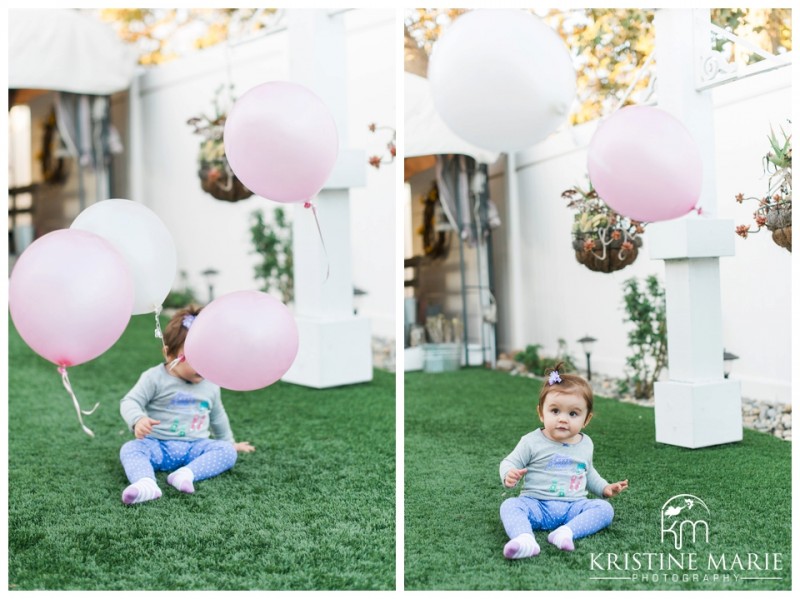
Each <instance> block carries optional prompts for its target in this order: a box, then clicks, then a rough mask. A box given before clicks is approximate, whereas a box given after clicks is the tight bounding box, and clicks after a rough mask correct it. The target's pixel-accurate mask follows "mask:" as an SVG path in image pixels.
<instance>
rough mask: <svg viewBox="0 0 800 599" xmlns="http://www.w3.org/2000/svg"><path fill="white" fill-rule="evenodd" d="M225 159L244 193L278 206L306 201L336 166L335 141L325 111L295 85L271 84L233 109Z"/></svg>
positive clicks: (254, 91)
mask: <svg viewBox="0 0 800 599" xmlns="http://www.w3.org/2000/svg"><path fill="white" fill-rule="evenodd" d="M223 139H224V143H225V155H226V156H227V158H228V163H229V164H230V165H231V169H232V170H233V172H234V174H235V175H236V176H237V177H238V178H239V180H240V181H241V182H242V183H244V184H245V185H246V186H247V188H248V189H250V190H251V191H253V192H254V193H257V194H258V195H260V196H261V197H264V198H267V199H269V200H274V201H276V202H286V203H290V202H307V201H309V200H311V198H312V197H313V196H315V195H316V194H317V193H319V190H320V189H322V186H323V185H324V184H325V181H326V180H327V179H328V176H329V175H330V173H331V170H332V169H333V165H334V164H335V163H336V156H337V154H338V153H339V137H338V134H337V132H336V123H335V122H334V120H333V115H331V113H330V111H329V110H328V107H327V106H326V105H325V104H324V103H323V102H322V100H320V98H319V97H318V96H316V95H315V94H314V93H312V92H311V91H310V90H308V89H307V88H305V87H303V86H302V85H298V84H297V83H290V82H288V81H270V82H268V83H262V84H261V85H257V86H256V87H254V88H252V89H251V90H249V91H248V92H247V93H245V94H244V95H243V96H242V97H241V98H239V99H238V100H237V101H236V103H235V104H234V106H233V109H232V110H231V112H230V114H229V115H228V118H227V120H226V121H225V131H224V136H223Z"/></svg>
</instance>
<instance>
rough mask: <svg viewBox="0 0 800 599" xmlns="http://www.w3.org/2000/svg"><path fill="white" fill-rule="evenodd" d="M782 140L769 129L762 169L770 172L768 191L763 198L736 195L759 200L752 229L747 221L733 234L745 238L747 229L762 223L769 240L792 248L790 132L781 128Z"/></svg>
mask: <svg viewBox="0 0 800 599" xmlns="http://www.w3.org/2000/svg"><path fill="white" fill-rule="evenodd" d="M781 134H782V135H783V141H779V140H778V138H777V137H776V135H775V132H774V131H770V135H769V143H770V146H771V147H772V151H771V152H769V153H767V155H766V156H764V172H765V173H769V174H770V178H769V184H768V189H767V195H766V196H765V197H763V198H760V199H759V198H754V197H750V198H746V197H744V194H743V193H739V194H737V195H736V201H737V202H739V203H740V204H741V203H742V202H744V200H752V201H755V202H758V208H757V209H756V211H755V212H754V213H753V220H754V221H755V224H756V228H755V230H753V229H751V228H750V226H749V225H740V226H738V227H736V234H737V235H740V236H741V237H743V238H744V239H747V235H748V234H750V233H758V232H759V231H760V230H761V228H762V227H766V229H767V230H768V231H771V232H772V240H773V241H774V242H775V243H776V244H777V245H779V246H780V247H782V248H784V249H786V250H788V251H790V252H791V251H792V136H791V135H787V134H786V133H785V132H784V131H783V129H781Z"/></svg>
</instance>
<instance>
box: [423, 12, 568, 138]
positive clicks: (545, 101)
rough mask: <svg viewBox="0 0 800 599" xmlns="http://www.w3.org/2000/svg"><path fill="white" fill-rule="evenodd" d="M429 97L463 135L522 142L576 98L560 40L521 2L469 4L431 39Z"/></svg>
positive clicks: (555, 122) (561, 115)
mask: <svg viewBox="0 0 800 599" xmlns="http://www.w3.org/2000/svg"><path fill="white" fill-rule="evenodd" d="M428 79H429V80H430V83H431V93H432V95H433V101H434V105H435V106H436V109H437V111H438V112H439V114H440V115H441V117H442V119H443V120H444V121H445V123H447V125H448V126H449V127H450V128H451V129H452V130H453V132H454V133H456V134H458V135H459V136H460V137H462V138H463V139H464V140H466V141H468V142H470V143H472V144H474V145H476V146H479V147H481V148H485V149H487V150H495V151H498V152H510V151H516V150H522V149H524V148H527V147H529V146H532V145H533V144H535V143H537V142H539V141H541V140H543V139H544V138H545V137H547V136H548V135H549V134H550V133H552V132H553V131H555V130H556V128H557V127H558V126H559V125H560V124H561V123H563V122H564V120H565V119H566V118H567V115H568V114H569V111H570V107H571V105H572V102H573V100H574V99H575V93H576V85H575V69H574V68H573V66H572V60H571V58H570V55H569V51H568V50H567V47H566V45H565V44H564V42H563V41H562V40H561V38H560V37H559V36H558V34H556V32H555V31H553V30H552V29H551V28H550V27H548V26H547V25H546V24H545V23H543V22H542V21H541V20H540V19H539V18H537V17H535V16H534V15H532V14H531V13H529V12H525V11H522V10H516V9H509V10H474V11H471V12H468V13H466V14H464V15H462V16H460V17H458V19H457V20H456V21H455V22H454V23H453V25H452V26H451V27H450V28H449V29H448V30H447V31H445V33H444V34H443V35H442V37H441V38H440V39H439V41H438V42H436V45H435V46H434V49H433V54H432V55H431V60H430V64H429V66H428Z"/></svg>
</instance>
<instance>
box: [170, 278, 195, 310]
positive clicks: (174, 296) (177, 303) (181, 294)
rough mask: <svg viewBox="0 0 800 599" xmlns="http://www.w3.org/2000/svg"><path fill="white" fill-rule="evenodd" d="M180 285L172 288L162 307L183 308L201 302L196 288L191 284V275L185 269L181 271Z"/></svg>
mask: <svg viewBox="0 0 800 599" xmlns="http://www.w3.org/2000/svg"><path fill="white" fill-rule="evenodd" d="M180 279H181V283H180V287H176V288H175V289H172V290H171V291H170V292H169V294H168V295H167V297H166V298H165V299H164V302H163V304H162V307H164V308H183V307H185V306H188V305H189V304H198V303H200V302H199V301H198V299H197V294H196V293H195V291H194V289H192V288H191V286H190V285H189V275H188V274H187V273H186V271H185V270H182V271H181V272H180Z"/></svg>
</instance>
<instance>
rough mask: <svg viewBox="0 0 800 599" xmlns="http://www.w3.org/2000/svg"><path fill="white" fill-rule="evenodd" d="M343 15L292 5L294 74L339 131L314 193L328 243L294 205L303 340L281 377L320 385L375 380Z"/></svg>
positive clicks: (359, 154)
mask: <svg viewBox="0 0 800 599" xmlns="http://www.w3.org/2000/svg"><path fill="white" fill-rule="evenodd" d="M343 18H344V15H343V14H342V13H341V12H338V13H334V12H329V11H326V10H289V11H288V12H287V19H288V30H289V55H290V61H291V65H290V66H291V74H292V80H293V81H295V82H296V83H300V84H302V85H305V86H306V87H308V88H309V89H310V90H312V91H313V92H314V93H316V94H317V95H319V96H320V98H322V100H323V101H324V102H325V104H326V105H327V106H328V108H329V109H330V110H331V112H332V113H333V116H334V119H335V121H336V127H337V129H338V132H339V148H340V149H339V158H338V160H337V163H336V166H335V167H334V170H333V172H332V173H331V176H330V178H329V179H328V181H327V182H326V184H325V188H324V189H323V190H322V191H321V192H320V193H319V195H318V196H317V197H316V198H315V199H314V200H313V203H314V205H315V206H316V210H317V214H318V216H319V222H320V226H321V229H322V236H323V239H324V244H325V245H324V247H323V245H322V241H321V240H320V234H319V232H318V231H317V225H316V222H315V221H314V215H313V213H312V211H311V210H310V209H308V208H304V207H303V205H302V204H296V208H295V211H294V216H293V225H292V232H293V235H294V241H293V252H294V298H295V299H294V301H295V308H294V310H295V319H296V320H297V326H298V329H299V336H300V345H299V350H298V353H297V358H296V359H295V362H294V364H293V365H292V367H291V368H290V369H289V371H288V372H287V373H286V374H285V375H284V377H283V380H284V381H287V382H290V383H296V384H299V385H304V386H307V387H315V388H318V389H319V388H327V387H334V386H338V385H347V384H351V383H360V382H365V381H370V380H372V347H371V334H370V326H369V320H368V319H366V318H363V317H357V316H355V315H354V312H353V278H352V268H351V255H352V249H351V247H350V240H351V235H350V193H349V188H351V187H355V186H359V185H364V181H365V177H366V157H365V155H364V152H363V151H361V150H351V149H348V148H347V88H346V84H347V77H346V69H345V66H346V59H347V55H346V47H345V41H346V38H345V28H344V21H343ZM387 267H389V266H388V265H387ZM328 270H329V275H328V276H327V278H326V272H327V271H328Z"/></svg>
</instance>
